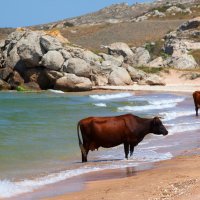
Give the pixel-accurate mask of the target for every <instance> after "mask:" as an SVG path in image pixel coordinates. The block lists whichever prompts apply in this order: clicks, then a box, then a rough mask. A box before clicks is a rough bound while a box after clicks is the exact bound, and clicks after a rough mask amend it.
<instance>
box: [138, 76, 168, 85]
mask: <svg viewBox="0 0 200 200" xmlns="http://www.w3.org/2000/svg"><path fill="white" fill-rule="evenodd" d="M138 84H139V85H165V82H164V81H163V79H162V78H161V77H160V76H158V75H156V74H150V75H148V76H147V78H145V79H144V80H141V81H139V82H138Z"/></svg>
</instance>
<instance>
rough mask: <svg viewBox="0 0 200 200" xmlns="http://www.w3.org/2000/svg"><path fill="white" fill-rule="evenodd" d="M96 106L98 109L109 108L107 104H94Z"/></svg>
mask: <svg viewBox="0 0 200 200" xmlns="http://www.w3.org/2000/svg"><path fill="white" fill-rule="evenodd" d="M94 105H95V106H98V107H107V105H106V104H105V103H94Z"/></svg>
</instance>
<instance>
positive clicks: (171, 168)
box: [48, 149, 200, 200]
mask: <svg viewBox="0 0 200 200" xmlns="http://www.w3.org/2000/svg"><path fill="white" fill-rule="evenodd" d="M199 169H200V149H196V150H195V151H187V152H185V153H184V155H181V156H178V157H175V158H173V159H171V160H167V161H161V162H158V163H155V164H154V167H153V168H152V169H149V170H145V171H138V172H135V171H134V170H133V171H132V172H130V174H129V175H130V176H128V175H127V176H128V177H124V178H123V177H122V178H120V177H117V176H115V175H116V174H119V173H120V172H119V170H110V171H106V172H98V174H97V173H95V174H96V175H95V174H93V175H92V174H91V175H90V176H91V177H92V176H93V177H94V180H92V179H91V180H89V181H86V185H85V187H84V189H83V190H81V191H79V192H72V193H67V194H65V195H61V196H57V197H54V198H49V199H48V200H68V199H69V200H72V199H74V200H76V199H77V200H80V199H81V200H100V199H106V200H114V199H117V200H124V199H135V200H163V199H164V200H172V199H173V200H199V199H200V170H199ZM106 174H112V175H113V177H115V178H116V179H111V177H112V175H110V179H107V180H105V179H104V180H98V179H97V180H95V177H101V176H103V175H104V176H105V175H106ZM123 176H124V174H123Z"/></svg>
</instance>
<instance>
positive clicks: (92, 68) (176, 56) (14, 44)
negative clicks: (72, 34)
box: [0, 17, 200, 91]
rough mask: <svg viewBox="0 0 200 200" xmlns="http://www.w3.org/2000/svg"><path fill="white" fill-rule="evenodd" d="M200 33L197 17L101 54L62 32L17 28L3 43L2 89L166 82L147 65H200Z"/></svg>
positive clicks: (65, 88)
mask: <svg viewBox="0 0 200 200" xmlns="http://www.w3.org/2000/svg"><path fill="white" fill-rule="evenodd" d="M199 33H200V18H199V17H198V18H194V19H192V20H189V21H187V22H185V23H183V24H182V25H181V26H180V27H179V28H178V29H177V30H176V31H172V32H170V33H168V34H167V35H166V36H165V37H164V38H163V39H162V40H161V41H160V42H159V43H154V42H150V43H145V44H144V45H142V46H140V47H134V46H128V45H127V44H126V43H123V42H116V43H112V44H110V45H108V46H102V48H105V49H106V50H107V53H98V54H96V53H94V52H92V51H89V50H87V49H84V48H80V47H77V46H75V45H73V44H71V43H69V41H68V40H66V39H65V38H64V37H62V35H61V34H60V32H58V31H46V32H45V31H31V30H28V29H17V30H16V31H15V32H13V33H11V34H10V35H9V36H8V38H7V39H6V40H3V41H1V43H0V88H1V89H22V88H23V89H38V90H40V89H56V90H63V91H85V90H91V89H92V87H93V86H104V85H131V84H133V83H137V84H148V85H164V84H165V83H164V82H163V80H162V78H161V77H159V76H158V75H156V74H152V73H146V72H145V68H147V69H148V70H149V71H148V72H150V71H160V70H161V69H162V70H165V69H168V68H169V67H173V68H177V69H200V63H199V61H198V58H199V56H198V55H199V51H200V34H199ZM194 52H195V54H194ZM194 55H197V57H195V56H194ZM196 76H197V77H199V76H200V75H199V73H196Z"/></svg>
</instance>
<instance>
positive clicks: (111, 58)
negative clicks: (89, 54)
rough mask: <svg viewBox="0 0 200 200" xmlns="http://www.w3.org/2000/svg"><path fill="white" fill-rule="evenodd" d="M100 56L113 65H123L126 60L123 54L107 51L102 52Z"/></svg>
mask: <svg viewBox="0 0 200 200" xmlns="http://www.w3.org/2000/svg"><path fill="white" fill-rule="evenodd" d="M100 56H102V58H103V59H104V62H108V63H110V65H112V66H116V67H121V66H122V64H123V62H124V57H123V56H117V57H116V56H112V55H108V54H105V53H101V54H100Z"/></svg>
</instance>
